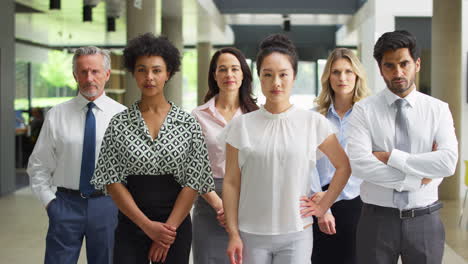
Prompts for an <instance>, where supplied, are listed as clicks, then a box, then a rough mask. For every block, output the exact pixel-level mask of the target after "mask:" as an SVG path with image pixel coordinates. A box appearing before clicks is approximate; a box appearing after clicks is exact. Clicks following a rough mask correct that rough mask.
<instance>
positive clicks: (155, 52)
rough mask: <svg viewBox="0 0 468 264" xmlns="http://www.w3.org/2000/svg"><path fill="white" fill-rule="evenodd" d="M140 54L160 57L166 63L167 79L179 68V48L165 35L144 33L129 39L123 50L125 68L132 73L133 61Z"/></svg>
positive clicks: (133, 69)
mask: <svg viewBox="0 0 468 264" xmlns="http://www.w3.org/2000/svg"><path fill="white" fill-rule="evenodd" d="M141 56H160V57H162V58H163V60H164V62H165V63H166V70H167V71H168V72H169V73H170V75H169V79H170V78H172V76H173V75H174V74H175V73H176V72H178V71H179V70H180V53H179V50H178V49H177V48H176V47H174V45H173V44H172V43H171V42H170V41H169V40H168V39H167V38H166V37H163V36H158V37H156V36H154V35H153V34H152V33H145V34H143V35H139V36H138V37H136V38H134V39H132V40H130V41H129V42H128V44H127V47H125V49H124V51H123V60H124V67H125V69H126V70H127V71H128V72H130V73H132V74H133V73H134V72H135V63H136V61H137V59H138V57H141Z"/></svg>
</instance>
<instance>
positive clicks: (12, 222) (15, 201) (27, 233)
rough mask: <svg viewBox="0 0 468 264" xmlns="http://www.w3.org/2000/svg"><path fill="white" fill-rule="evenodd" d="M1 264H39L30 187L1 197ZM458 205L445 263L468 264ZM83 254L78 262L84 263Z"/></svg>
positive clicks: (448, 207) (447, 220)
mask: <svg viewBox="0 0 468 264" xmlns="http://www.w3.org/2000/svg"><path fill="white" fill-rule="evenodd" d="M0 212H1V214H0V263H9V264H20V263H21V264H23V263H41V262H42V261H43V257H44V247H45V244H44V238H45V234H46V231H47V215H46V212H45V210H44V209H43V208H42V206H41V205H40V204H39V202H38V201H37V200H36V199H35V198H34V197H33V195H32V194H31V192H30V190H29V188H23V189H21V190H19V191H17V192H16V193H14V194H12V195H8V196H5V197H2V198H0ZM459 213H460V203H459V202H458V201H448V202H445V207H444V208H443V209H442V211H441V215H442V216H443V221H444V224H445V229H446V234H447V243H446V250H445V255H444V262H443V263H444V264H468V231H467V230H461V229H460V228H459V226H458V217H459ZM83 256H84V254H83V252H82V254H81V258H80V261H79V263H80V264H82V263H86V260H85V259H84V258H83Z"/></svg>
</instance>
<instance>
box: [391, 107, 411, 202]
mask: <svg viewBox="0 0 468 264" xmlns="http://www.w3.org/2000/svg"><path fill="white" fill-rule="evenodd" d="M407 103H408V102H407V101H406V100H405V99H398V100H396V101H395V105H396V107H397V113H396V117H395V148H396V149H398V150H401V151H405V152H408V153H410V152H411V143H410V138H409V131H408V117H407V109H406V105H407ZM393 204H395V206H396V207H397V208H398V209H400V210H402V209H403V208H405V207H406V206H407V205H408V191H402V192H397V191H396V190H394V191H393Z"/></svg>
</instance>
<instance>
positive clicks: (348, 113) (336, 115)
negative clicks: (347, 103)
mask: <svg viewBox="0 0 468 264" xmlns="http://www.w3.org/2000/svg"><path fill="white" fill-rule="evenodd" d="M352 111H353V108H352V107H351V108H350V109H349V110H348V111H346V113H345V115H344V116H343V119H345V118H346V117H348V116H349V115H350V114H351V112H352ZM328 114H330V115H334V116H335V117H337V118H339V119H341V118H340V116H339V115H338V113H337V112H336V110H335V105H334V104H333V102H331V103H330V106H329V107H328V113H327V115H328Z"/></svg>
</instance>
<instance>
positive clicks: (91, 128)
mask: <svg viewBox="0 0 468 264" xmlns="http://www.w3.org/2000/svg"><path fill="white" fill-rule="evenodd" d="M94 106H96V105H95V104H94V103H93V102H89V103H88V112H87V113H86V122H85V130H84V139H83V154H82V156H81V171H80V192H81V194H83V195H84V196H85V197H89V196H90V195H91V194H92V193H93V192H95V191H96V190H95V189H94V187H93V186H92V185H91V183H89V182H90V181H91V177H93V173H94V165H95V164H94V160H95V159H96V118H95V117H94V114H93V107H94Z"/></svg>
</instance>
